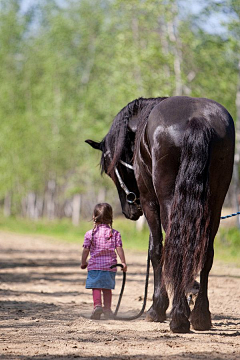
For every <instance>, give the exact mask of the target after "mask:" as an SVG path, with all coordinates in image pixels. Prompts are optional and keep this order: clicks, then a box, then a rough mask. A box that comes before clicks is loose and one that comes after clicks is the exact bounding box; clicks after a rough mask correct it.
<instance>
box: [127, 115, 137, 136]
mask: <svg viewBox="0 0 240 360" xmlns="http://www.w3.org/2000/svg"><path fill="white" fill-rule="evenodd" d="M137 127H138V117H137V116H136V115H134V116H132V117H131V119H129V121H128V129H129V130H131V131H132V132H134V133H135V132H136V131H137Z"/></svg>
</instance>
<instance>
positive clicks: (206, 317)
mask: <svg viewBox="0 0 240 360" xmlns="http://www.w3.org/2000/svg"><path fill="white" fill-rule="evenodd" d="M213 254H214V251H213V242H212V243H211V245H210V246H209V248H208V252H207V258H206V262H205V264H204V267H203V269H202V271H201V273H200V288H199V292H198V296H197V299H196V302H195V306H194V309H193V311H192V313H191V317H190V320H191V324H192V327H193V328H194V329H195V330H209V329H210V328H211V326H212V323H211V313H210V311H209V301H208V296H207V289H208V275H209V272H210V270H211V268H212V263H213Z"/></svg>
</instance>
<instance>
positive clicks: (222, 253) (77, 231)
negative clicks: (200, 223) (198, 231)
mask: <svg viewBox="0 0 240 360" xmlns="http://www.w3.org/2000/svg"><path fill="white" fill-rule="evenodd" d="M113 227H114V228H115V229H117V230H119V231H120V233H121V235H122V239H123V245H124V248H125V249H129V250H137V251H147V248H148V236H149V230H148V227H147V226H145V227H144V229H143V230H142V231H141V232H139V231H137V230H136V225H135V222H132V221H129V220H126V219H124V218H122V217H121V218H117V219H116V220H114V224H113ZM91 228H92V222H91V221H82V222H81V223H80V225H79V226H78V227H74V226H73V225H72V224H71V222H70V221H67V220H61V221H51V222H49V221H46V220H45V221H44V220H40V221H36V222H33V221H29V220H25V219H21V218H8V219H6V218H3V217H0V230H2V231H11V232H16V233H21V234H33V235H41V236H48V237H53V238H55V239H58V240H60V241H64V242H72V243H73V242H74V243H79V246H81V245H82V243H83V238H84V234H85V232H86V231H87V230H89V229H91ZM214 248H215V259H217V260H220V261H223V262H227V263H232V264H234V265H236V266H239V267H240V231H239V230H238V229H237V228H234V227H232V228H220V229H219V231H218V234H217V236H216V239H215V247H214Z"/></svg>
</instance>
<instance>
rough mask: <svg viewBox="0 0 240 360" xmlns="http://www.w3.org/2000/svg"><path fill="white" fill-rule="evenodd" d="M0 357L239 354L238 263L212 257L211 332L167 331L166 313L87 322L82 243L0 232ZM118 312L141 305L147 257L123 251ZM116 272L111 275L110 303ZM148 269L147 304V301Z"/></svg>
mask: <svg viewBox="0 0 240 360" xmlns="http://www.w3.org/2000/svg"><path fill="white" fill-rule="evenodd" d="M0 252H1V263H0V281H1V285H0V315H1V318H0V359H49V360H50V359H124V360H127V359H134V360H140V359H142V360H156V359H161V358H164V359H182V358H184V359H240V268H234V267H232V266H230V265H229V266H227V265H223V264H220V263H217V262H215V264H214V267H213V269H212V272H211V276H210V284H209V299H210V309H211V312H212V322H213V327H212V329H211V331H206V332H198V331H191V333H189V334H183V335H182V334H173V333H171V332H170V330H169V319H167V321H166V322H164V323H148V322H146V321H145V319H144V318H145V316H144V315H143V316H142V317H141V318H139V319H137V320H134V321H117V320H99V321H96V320H90V314H91V311H92V298H91V292H90V290H86V289H85V286H84V284H85V278H86V271H83V270H81V269H80V266H79V263H80V254H81V244H79V246H77V245H69V244H62V243H61V244H59V243H57V242H54V241H53V240H51V241H49V240H48V241H46V239H42V238H41V237H33V236H24V235H17V234H10V233H5V232H0ZM126 255H127V260H128V265H129V268H128V269H129V271H128V273H127V283H126V288H125V293H124V296H123V301H122V305H121V307H120V312H119V313H120V315H124V316H126V317H127V316H129V315H133V314H136V313H137V312H138V311H139V309H140V308H141V305H142V295H143V291H144V281H145V268H146V255H145V254H141V253H140V254H133V253H131V252H126ZM121 280H122V274H121V272H119V273H118V275H117V286H116V289H115V290H114V295H113V308H114V309H115V306H116V304H117V300H118V294H119V290H120V287H121ZM152 289H153V285H152V275H150V285H149V293H148V294H149V295H148V303H147V307H149V306H150V304H151V296H152Z"/></svg>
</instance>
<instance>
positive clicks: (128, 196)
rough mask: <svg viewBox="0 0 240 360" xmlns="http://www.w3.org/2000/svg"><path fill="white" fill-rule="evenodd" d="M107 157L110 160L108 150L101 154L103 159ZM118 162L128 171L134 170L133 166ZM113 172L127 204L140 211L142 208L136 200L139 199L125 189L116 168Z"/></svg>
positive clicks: (121, 161)
mask: <svg viewBox="0 0 240 360" xmlns="http://www.w3.org/2000/svg"><path fill="white" fill-rule="evenodd" d="M107 155H108V156H109V157H110V159H111V154H110V151H109V150H107V151H106V152H105V153H104V154H103V156H104V158H105V157H106V156H107ZM119 162H120V163H121V164H122V165H124V166H125V167H127V168H128V169H131V170H134V168H133V166H132V165H130V164H128V163H126V162H125V161H123V160H119ZM114 172H115V174H116V176H117V178H118V181H119V184H120V186H121V188H122V189H123V191H124V192H125V194H126V200H127V202H128V203H129V204H134V205H136V206H137V207H138V209H139V210H141V209H142V208H141V205H140V204H138V203H137V200H139V199H138V198H137V195H136V194H135V193H134V192H132V191H129V190H128V188H127V186H126V184H125V183H124V182H123V180H122V178H121V175H120V174H119V171H118V169H117V167H116V166H115V167H114Z"/></svg>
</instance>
